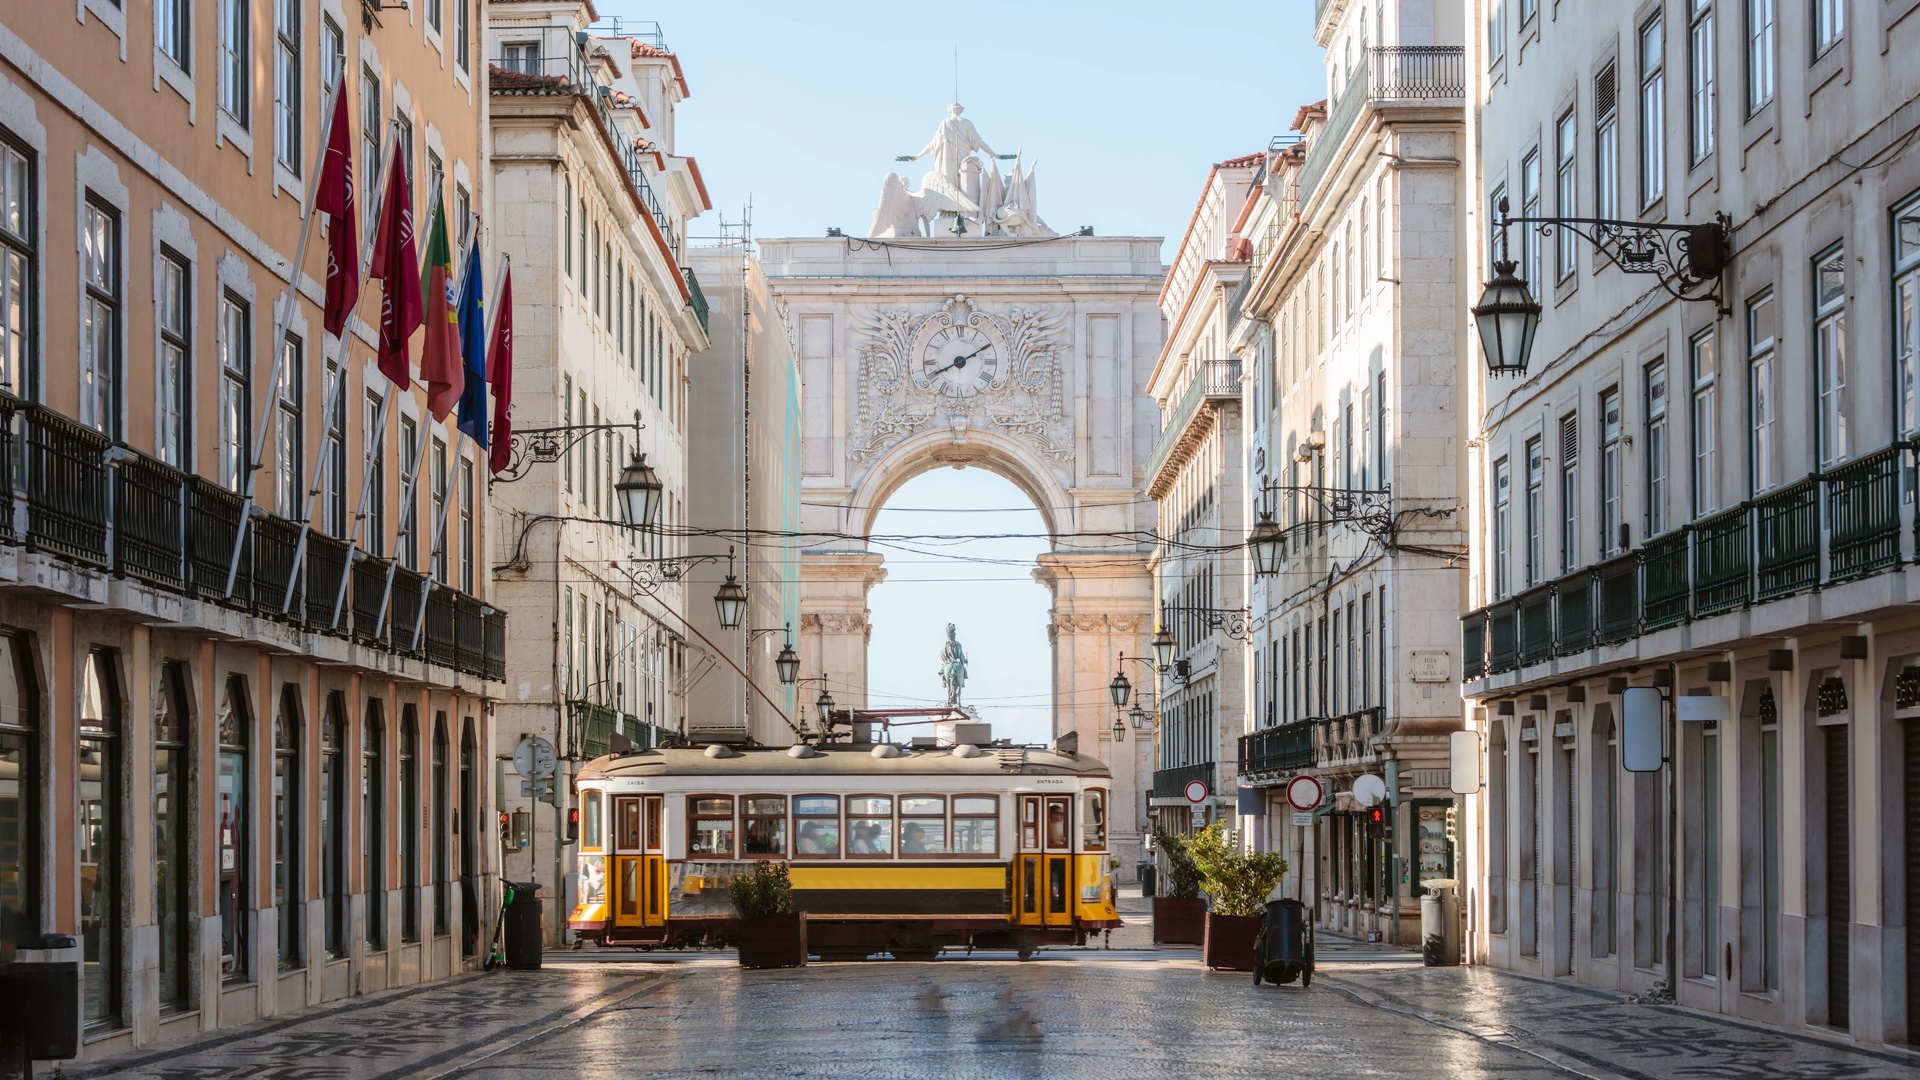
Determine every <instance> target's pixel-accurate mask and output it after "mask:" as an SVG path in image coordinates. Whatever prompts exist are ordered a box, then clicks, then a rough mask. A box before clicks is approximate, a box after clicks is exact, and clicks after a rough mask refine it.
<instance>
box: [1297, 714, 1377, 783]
mask: <svg viewBox="0 0 1920 1080" xmlns="http://www.w3.org/2000/svg"><path fill="white" fill-rule="evenodd" d="M1307 723H1308V724H1309V725H1311V727H1312V729H1313V735H1314V739H1313V756H1314V764H1315V765H1317V766H1318V767H1320V768H1322V769H1336V768H1340V767H1341V766H1344V765H1365V764H1369V763H1371V762H1372V761H1374V760H1375V758H1376V757H1377V756H1378V755H1376V754H1375V753H1374V750H1373V737H1374V736H1375V735H1378V734H1380V733H1381V732H1383V731H1385V730H1386V727H1387V711H1386V710H1385V709H1383V708H1380V707H1379V706H1377V705H1376V706H1374V707H1372V708H1367V709H1358V710H1355V711H1353V712H1350V713H1345V714H1343V715H1340V716H1330V717H1324V718H1322V719H1318V720H1309V721H1307Z"/></svg>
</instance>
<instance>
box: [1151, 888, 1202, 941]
mask: <svg viewBox="0 0 1920 1080" xmlns="http://www.w3.org/2000/svg"><path fill="white" fill-rule="evenodd" d="M1206 920H1207V902H1206V901H1205V900H1201V899H1199V898H1198V897H1196V898H1194V899H1192V900H1176V899H1174V898H1173V897H1171V896H1156V897H1154V898H1153V943H1154V944H1155V945H1198V944H1200V943H1201V942H1202V941H1204V940H1206V934H1207V927H1206Z"/></svg>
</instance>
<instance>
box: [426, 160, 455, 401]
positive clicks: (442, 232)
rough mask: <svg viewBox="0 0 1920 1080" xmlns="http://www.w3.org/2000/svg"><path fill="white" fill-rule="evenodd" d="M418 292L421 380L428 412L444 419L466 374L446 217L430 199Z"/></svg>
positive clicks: (436, 200)
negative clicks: (421, 303)
mask: <svg viewBox="0 0 1920 1080" xmlns="http://www.w3.org/2000/svg"><path fill="white" fill-rule="evenodd" d="M423 262H424V263H425V267H424V270H423V272H422V273H421V275H420V291H421V293H422V294H423V295H424V296H425V298H426V302H427V314H426V320H425V322H424V323H423V324H422V325H423V326H424V327H425V328H426V334H425V341H424V342H423V343H422V348H421V350H420V381H421V382H423V383H426V384H427V409H428V410H429V411H430V412H432V413H433V418H434V419H435V420H445V419H446V418H447V414H448V413H450V412H452V411H453V407H454V406H455V405H456V404H458V403H459V401H460V391H461V390H462V389H463V388H464V387H465V386H466V374H465V373H464V372H463V371H461V369H460V323H459V317H458V315H457V313H456V303H457V301H456V300H455V298H454V288H455V285H454V279H453V250H452V248H451V247H450V246H449V245H448V243H447V215H446V211H445V209H444V208H443V206H442V205H441V201H440V197H439V196H438V195H435V196H434V199H433V229H432V231H431V232H429V233H428V234H427V254H426V258H425V259H424V260H423Z"/></svg>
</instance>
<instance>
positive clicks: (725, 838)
mask: <svg viewBox="0 0 1920 1080" xmlns="http://www.w3.org/2000/svg"><path fill="white" fill-rule="evenodd" d="M687 809H688V814H687V819H688V820H687V855H688V857H690V858H692V857H697V856H706V857H707V858H709V859H731V858H733V796H731V795H695V796H693V797H691V798H689V799H688V800H687Z"/></svg>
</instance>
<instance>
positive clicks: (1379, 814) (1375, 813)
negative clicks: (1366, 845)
mask: <svg viewBox="0 0 1920 1080" xmlns="http://www.w3.org/2000/svg"><path fill="white" fill-rule="evenodd" d="M1367 815H1368V816H1367V820H1368V821H1370V822H1372V823H1373V824H1375V825H1380V824H1383V823H1385V821H1386V820H1387V815H1386V813H1385V812H1383V811H1382V810H1381V809H1380V808H1379V807H1377V806H1376V807H1374V808H1373V809H1371V810H1369V811H1367Z"/></svg>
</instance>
